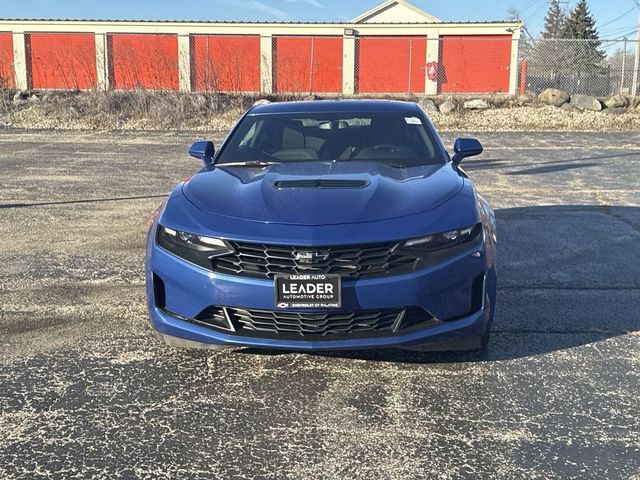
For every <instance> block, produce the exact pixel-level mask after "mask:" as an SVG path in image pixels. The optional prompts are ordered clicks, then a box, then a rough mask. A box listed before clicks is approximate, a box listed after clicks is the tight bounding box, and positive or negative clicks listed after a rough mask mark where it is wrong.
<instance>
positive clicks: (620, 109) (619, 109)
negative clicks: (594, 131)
mask: <svg viewBox="0 0 640 480" xmlns="http://www.w3.org/2000/svg"><path fill="white" fill-rule="evenodd" d="M603 112H604V113H608V114H609V115H621V114H623V113H626V112H627V109H626V108H625V107H613V108H607V109H605V110H603Z"/></svg>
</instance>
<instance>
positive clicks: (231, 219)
mask: <svg viewBox="0 0 640 480" xmlns="http://www.w3.org/2000/svg"><path fill="white" fill-rule="evenodd" d="M454 151H455V154H454V155H453V157H450V156H449V154H448V153H447V151H446V149H445V148H444V146H443V145H442V142H441V140H440V138H439V137H438V135H437V133H436V131H435V129H434V127H433V125H432V124H431V122H430V121H429V119H428V118H427V116H426V115H425V114H424V113H423V111H422V110H421V109H420V108H419V106H418V105H416V104H415V103H409V102H395V101H382V100H380V101H370V100H366V101H365V100H326V101H311V102H287V103H270V104H263V105H258V106H254V107H253V108H251V109H250V110H249V111H247V112H246V113H245V114H244V115H243V116H242V118H240V120H239V121H238V123H237V124H236V126H235V127H234V128H233V129H232V130H231V132H230V133H229V135H228V136H227V138H226V139H225V140H224V142H223V143H222V145H221V146H220V148H219V150H218V151H215V150H214V146H213V144H212V143H211V142H197V143H195V144H193V145H192V147H191V148H190V150H189V153H190V154H191V156H193V157H196V158H198V159H201V160H202V161H203V162H204V167H203V168H202V169H201V170H200V171H199V172H198V173H196V174H195V175H193V177H191V178H190V179H188V180H186V181H184V182H182V183H180V184H179V185H177V186H176V187H175V189H174V190H173V192H172V193H171V194H170V196H169V197H168V198H167V200H166V201H165V203H164V204H163V205H162V206H161V207H160V208H159V209H158V211H157V212H156V214H154V218H153V221H152V225H151V228H150V230H149V235H148V241H147V249H146V285H147V298H148V308H149V314H150V317H151V323H152V326H153V328H154V330H155V331H156V333H157V334H158V336H159V337H160V338H161V339H162V340H164V341H165V342H166V343H167V344H169V345H175V346H191V347H209V348H221V347H240V346H244V347H263V348H270V349H273V348H281V349H288V350H339V349H362V348H383V347H399V348H404V349H413V350H420V351H422V350H475V349H482V348H484V347H485V346H486V344H487V342H488V339H489V332H490V328H491V323H492V319H493V312H494V308H495V300H496V270H495V261H496V229H495V217H494V214H493V211H492V210H491V208H490V207H489V205H488V204H487V202H486V201H485V200H484V199H483V198H482V197H481V196H480V195H478V193H477V192H476V190H475V188H474V186H473V184H472V183H471V181H470V180H469V178H468V177H467V175H466V174H465V173H464V171H463V170H462V169H461V168H460V162H461V161H462V160H463V159H464V158H465V157H469V156H472V155H478V154H480V153H481V152H482V146H481V145H480V143H479V142H478V141H477V140H474V139H468V138H460V139H458V140H456V142H455V146H454Z"/></svg>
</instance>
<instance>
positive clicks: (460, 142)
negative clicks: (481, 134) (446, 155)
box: [451, 138, 482, 165]
mask: <svg viewBox="0 0 640 480" xmlns="http://www.w3.org/2000/svg"><path fill="white" fill-rule="evenodd" d="M453 151H454V152H455V155H454V156H453V158H452V159H451V161H452V162H453V164H454V165H460V162H462V160H463V159H465V158H467V157H473V156H475V155H480V154H481V153H482V144H481V143H480V142H479V141H478V140H476V139H475V138H458V139H456V143H454V145H453Z"/></svg>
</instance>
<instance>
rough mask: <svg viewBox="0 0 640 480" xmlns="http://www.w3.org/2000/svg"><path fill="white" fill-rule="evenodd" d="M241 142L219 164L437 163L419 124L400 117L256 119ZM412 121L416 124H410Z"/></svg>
mask: <svg viewBox="0 0 640 480" xmlns="http://www.w3.org/2000/svg"><path fill="white" fill-rule="evenodd" d="M251 120H253V123H252V124H251V126H250V127H249V128H248V129H245V133H244V135H242V133H240V135H241V137H240V138H241V140H240V141H239V142H238V141H237V140H236V141H235V142H234V139H232V140H231V142H230V144H229V148H228V149H227V150H226V151H225V152H223V153H224V154H225V155H223V156H222V158H221V159H220V160H219V163H225V162H234V161H242V160H272V161H279V162H286V161H291V162H294V161H295V162H301V161H318V160H320V161H381V162H390V163H397V162H401V163H402V164H403V166H412V165H424V164H425V163H430V164H431V163H440V162H436V161H435V160H436V158H435V157H436V154H435V148H434V145H433V142H432V141H431V139H430V138H429V136H428V134H427V133H426V131H425V129H424V127H423V126H422V125H421V123H418V122H417V120H418V119H413V118H411V119H407V118H405V117H404V116H402V115H377V116H369V117H366V116H361V117H351V118H331V119H323V118H322V117H320V118H308V117H302V118H292V117H289V116H278V115H272V116H263V117H262V118H261V117H260V116H257V117H255V118H253V119H251ZM409 120H416V122H415V123H410V122H409ZM236 144H237V146H236Z"/></svg>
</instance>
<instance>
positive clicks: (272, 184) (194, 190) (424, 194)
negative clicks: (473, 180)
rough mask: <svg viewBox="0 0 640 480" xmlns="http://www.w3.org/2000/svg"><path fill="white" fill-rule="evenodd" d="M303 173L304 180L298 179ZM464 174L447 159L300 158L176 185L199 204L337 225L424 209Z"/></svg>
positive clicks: (271, 218)
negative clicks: (412, 162) (399, 162)
mask: <svg viewBox="0 0 640 480" xmlns="http://www.w3.org/2000/svg"><path fill="white" fill-rule="evenodd" d="M300 181H305V182H306V183H308V185H303V186H300V184H299V183H294V182H300ZM463 184H464V181H463V179H462V178H461V177H460V175H459V174H458V173H457V172H456V171H455V170H454V169H453V168H452V167H451V165H450V164H443V165H426V166H421V167H411V168H394V167H390V166H387V165H384V164H381V163H365V162H336V163H332V162H306V163H284V164H277V165H272V166H269V167H263V168H249V167H213V168H210V169H208V170H204V171H201V172H199V173H198V174H196V175H194V176H193V177H192V178H191V179H190V180H189V181H187V182H186V183H185V184H184V185H183V188H182V191H183V194H184V195H185V196H186V197H187V198H188V199H189V201H190V202H191V203H193V204H194V205H196V206H197V207H198V208H200V209H202V210H204V211H206V212H209V213H215V214H217V215H223V216H226V217H231V218H237V219H242V220H247V221H255V222H262V223H282V224H290V225H336V224H344V223H360V222H371V221H378V220H385V219H390V218H396V217H402V216H407V215H413V214H416V213H420V212H424V211H427V210H430V209H432V208H435V207H437V206H438V205H440V204H442V203H444V202H446V201H447V200H449V199H450V198H451V197H453V196H454V195H456V194H457V193H458V192H459V191H460V190H461V189H462V187H463Z"/></svg>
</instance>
